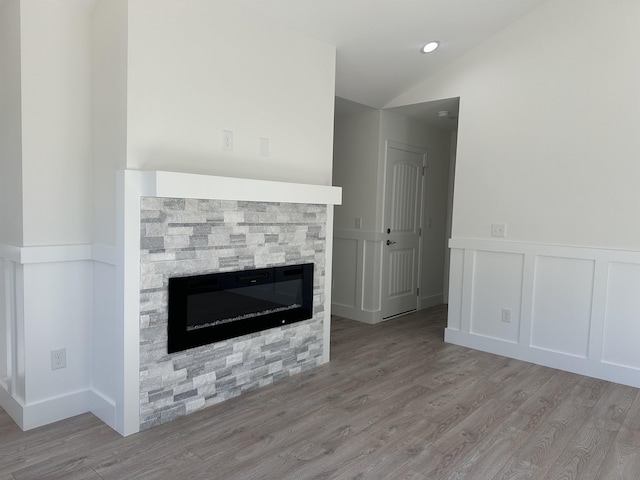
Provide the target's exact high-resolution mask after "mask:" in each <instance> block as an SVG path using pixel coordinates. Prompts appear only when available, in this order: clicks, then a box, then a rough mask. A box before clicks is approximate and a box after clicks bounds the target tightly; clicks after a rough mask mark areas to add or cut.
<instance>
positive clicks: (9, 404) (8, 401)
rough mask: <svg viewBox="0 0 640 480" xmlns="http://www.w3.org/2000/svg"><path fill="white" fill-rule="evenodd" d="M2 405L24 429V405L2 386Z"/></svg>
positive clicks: (0, 396) (0, 401)
mask: <svg viewBox="0 0 640 480" xmlns="http://www.w3.org/2000/svg"><path fill="white" fill-rule="evenodd" d="M0 407H2V409H3V410H4V411H5V412H7V415H9V416H10V417H11V418H12V419H13V421H14V422H16V424H17V425H18V426H19V427H20V428H22V429H24V427H23V426H22V424H23V416H24V405H22V403H20V402H19V401H18V400H17V399H16V398H14V397H13V396H12V395H11V393H9V392H8V391H7V390H5V389H4V388H2V387H0Z"/></svg>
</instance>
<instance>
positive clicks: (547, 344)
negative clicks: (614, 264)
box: [531, 256, 595, 358]
mask: <svg viewBox="0 0 640 480" xmlns="http://www.w3.org/2000/svg"><path fill="white" fill-rule="evenodd" d="M594 266H595V265H594V261H592V260H582V259H575V258H560V257H545V256H540V257H538V258H537V261H536V273H535V281H534V291H533V292H534V293H533V314H532V319H533V323H532V329H531V346H533V347H539V348H543V349H546V350H552V351H555V352H559V353H566V354H567V355H575V356H577V357H583V358H587V355H588V350H589V331H590V326H591V303H592V297H593V279H594V276H593V275H594Z"/></svg>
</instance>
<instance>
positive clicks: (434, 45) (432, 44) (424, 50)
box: [420, 41, 440, 53]
mask: <svg viewBox="0 0 640 480" xmlns="http://www.w3.org/2000/svg"><path fill="white" fill-rule="evenodd" d="M439 46H440V42H436V41H433V42H429V43H427V44H426V45H425V46H424V47H422V50H420V51H421V52H422V53H431V52H433V51H434V50H435V49H436V48H438V47H439Z"/></svg>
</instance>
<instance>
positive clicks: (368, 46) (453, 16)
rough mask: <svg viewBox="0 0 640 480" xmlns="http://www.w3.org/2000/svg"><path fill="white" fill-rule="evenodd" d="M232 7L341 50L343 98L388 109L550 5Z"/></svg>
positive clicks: (475, 1) (389, 1)
mask: <svg viewBox="0 0 640 480" xmlns="http://www.w3.org/2000/svg"><path fill="white" fill-rule="evenodd" d="M232 1H234V2H235V3H236V4H240V5H243V6H245V7H247V8H249V9H251V10H254V11H258V12H259V14H260V15H263V16H264V17H265V18H269V19H270V20H272V21H276V22H279V23H281V24H284V25H286V26H288V27H290V28H293V29H295V30H298V31H299V32H301V33H303V34H305V35H307V36H310V37H313V38H316V39H318V40H321V41H323V42H325V43H329V44H331V45H334V46H335V47H336V49H337V64H336V95H337V96H338V97H342V98H345V99H348V100H351V101H354V102H358V103H361V104H364V105H368V106H371V107H375V108H382V107H384V106H385V105H387V104H388V103H389V102H390V101H391V100H393V99H394V98H395V97H397V96H398V95H400V94H401V93H403V92H405V91H406V90H408V89H410V88H412V87H413V86H415V85H417V84H419V83H421V82H422V81H424V80H425V79H426V78H427V77H429V76H430V75H432V74H434V73H436V72H438V71H439V70H440V69H442V68H444V67H445V66H446V65H448V64H449V63H451V62H452V61H454V60H455V59H457V58H459V57H460V56H462V55H464V54H465V53H466V52H468V51H470V50H471V49H473V48H475V47H476V46H477V45H478V44H480V43H481V42H483V41H484V40H486V39H488V38H489V37H491V36H493V35H494V34H496V33H497V32H499V31H500V30H502V29H504V28H505V27H507V26H508V25H509V24H511V23H513V22H514V21H516V20H517V19H519V18H520V17H522V16H524V15H526V14H527V13H528V12H530V11H531V10H532V9H534V8H535V7H536V6H538V5H540V4H541V3H542V2H543V1H544V0H232ZM430 40H438V41H440V48H438V50H436V51H435V52H433V53H431V54H422V53H421V52H420V49H421V47H422V46H423V45H424V44H425V43H427V42H428V41H430Z"/></svg>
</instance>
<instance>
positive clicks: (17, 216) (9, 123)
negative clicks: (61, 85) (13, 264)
mask: <svg viewBox="0 0 640 480" xmlns="http://www.w3.org/2000/svg"><path fill="white" fill-rule="evenodd" d="M20 90H21V88H20V2H19V1H18V0H5V1H4V2H0V112H2V114H1V115H0V157H1V158H2V161H1V162H0V243H8V244H13V245H21V244H22V171H21V166H20V161H21V158H22V132H21V92H20Z"/></svg>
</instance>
